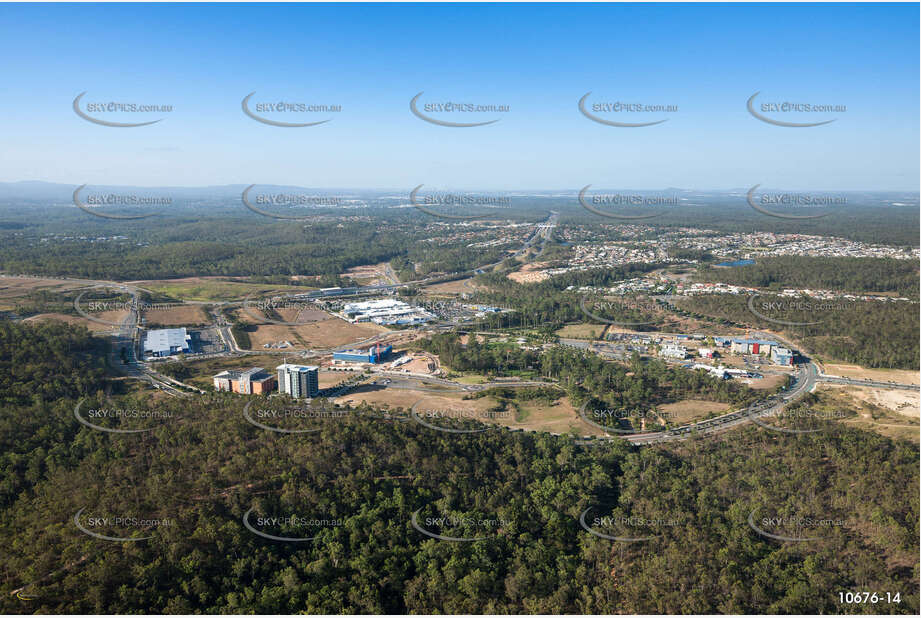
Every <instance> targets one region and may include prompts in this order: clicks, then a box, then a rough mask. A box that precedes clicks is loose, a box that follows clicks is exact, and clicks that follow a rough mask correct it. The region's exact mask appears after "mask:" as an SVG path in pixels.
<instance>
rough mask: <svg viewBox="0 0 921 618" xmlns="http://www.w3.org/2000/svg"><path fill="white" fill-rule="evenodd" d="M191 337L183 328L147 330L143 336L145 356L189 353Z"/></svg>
mask: <svg viewBox="0 0 921 618" xmlns="http://www.w3.org/2000/svg"><path fill="white" fill-rule="evenodd" d="M191 339H192V336H191V335H189V333H188V332H186V329H185V328H161V329H157V330H149V331H147V334H146V335H145V336H144V354H145V355H146V356H169V355H170V354H180V353H182V352H188V351H189V341H191Z"/></svg>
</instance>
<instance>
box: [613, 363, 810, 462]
mask: <svg viewBox="0 0 921 618" xmlns="http://www.w3.org/2000/svg"><path fill="white" fill-rule="evenodd" d="M818 375H819V371H818V367H816V365H815V364H814V363H812V362H809V363H807V364H805V365H803V366H801V367H800V368H799V369H798V370H797V372H796V373H795V374H794V380H795V381H794V383H793V385H792V388H791V389H790V390H789V391H787V392H785V393H782V394H779V395H775V396H772V397H770V398H768V399H766V400H764V401H759V402H757V403H755V404H753V405H751V406H749V407H747V408H744V409H742V410H738V411H736V412H730V413H729V414H724V415H722V416H717V417H715V418H711V419H707V420H705V421H700V422H697V423H690V424H688V425H682V426H681V427H675V428H673V429H669V430H667V431H658V432H652V433H644V434H636V435H628V436H624V439H626V440H628V441H629V442H632V443H633V444H637V445H646V444H658V443H661V442H672V441H676V440H686V439H688V438H690V437H692V436H695V435H701V434H708V433H715V432H717V431H725V430H726V429H729V428H731V427H736V426H738V425H741V424H743V423H747V422H749V421H751V420H752V419H753V418H760V417H763V416H771V415H774V414H777V413H778V412H780V411H781V410H783V409H784V408H785V407H786V406H787V405H788V404H790V403H793V402H794V401H796V400H797V399H799V398H800V397H802V396H803V395H805V394H806V393H808V392H809V391H811V390H812V389H814V388H815V385H816V380H817V378H818Z"/></svg>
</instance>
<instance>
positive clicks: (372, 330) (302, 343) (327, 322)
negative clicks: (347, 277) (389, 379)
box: [236, 308, 389, 350]
mask: <svg viewBox="0 0 921 618" xmlns="http://www.w3.org/2000/svg"><path fill="white" fill-rule="evenodd" d="M279 313H280V314H281V315H282V317H283V318H285V319H286V321H294V320H293V317H294V316H295V315H296V314H297V310H296V309H282V310H280V311H279ZM250 314H252V315H250ZM236 315H237V316H238V317H239V319H240V320H242V321H244V322H248V323H250V324H253V323H254V322H256V320H255V318H254V317H253V316H259V315H262V314H261V312H259V311H258V310H257V309H255V308H250V309H249V310H248V311H242V310H238V311H236ZM323 315H324V316H325V317H326V319H323V320H320V321H316V322H308V323H304V324H299V325H298V326H285V325H283V324H260V325H258V326H257V327H256V330H255V332H251V333H249V337H250V340H251V341H252V344H253V348H252V349H253V350H260V349H262V346H263V345H264V344H266V343H268V344H274V343H278V342H281V341H288V342H290V343H291V344H292V347H291V348H288V349H291V350H305V349H307V348H333V347H339V346H343V345H347V344H351V343H355V342H358V341H361V340H362V339H367V338H369V337H373V336H374V335H377V334H379V333H386V332H389V331H388V330H387V329H386V328H385V327H383V326H378V325H376V324H368V323H363V324H350V323H349V322H346V321H345V320H342V319H339V318H332V317H329V316H328V315H327V314H323ZM288 318H292V319H288ZM301 319H306V318H305V317H304V316H303V315H302V316H301Z"/></svg>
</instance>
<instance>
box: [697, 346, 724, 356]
mask: <svg viewBox="0 0 921 618" xmlns="http://www.w3.org/2000/svg"><path fill="white" fill-rule="evenodd" d="M697 353H698V354H700V355H701V356H702V357H704V358H713V357H714V356H717V355H718V354H719V352H717V351H716V350H714V349H713V348H699V349H698V350H697Z"/></svg>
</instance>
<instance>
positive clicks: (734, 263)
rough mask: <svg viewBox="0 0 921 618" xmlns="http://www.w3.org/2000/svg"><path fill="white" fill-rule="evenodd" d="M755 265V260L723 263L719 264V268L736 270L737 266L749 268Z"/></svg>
mask: <svg viewBox="0 0 921 618" xmlns="http://www.w3.org/2000/svg"><path fill="white" fill-rule="evenodd" d="M754 263H755V260H736V261H735V262H722V263H720V264H717V266H729V267H730V268H735V267H736V266H749V265H751V264H754Z"/></svg>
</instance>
